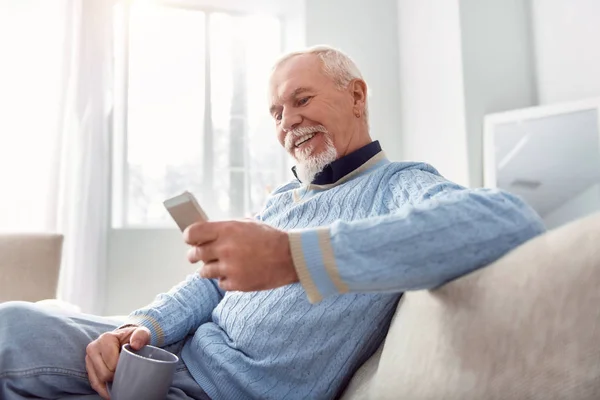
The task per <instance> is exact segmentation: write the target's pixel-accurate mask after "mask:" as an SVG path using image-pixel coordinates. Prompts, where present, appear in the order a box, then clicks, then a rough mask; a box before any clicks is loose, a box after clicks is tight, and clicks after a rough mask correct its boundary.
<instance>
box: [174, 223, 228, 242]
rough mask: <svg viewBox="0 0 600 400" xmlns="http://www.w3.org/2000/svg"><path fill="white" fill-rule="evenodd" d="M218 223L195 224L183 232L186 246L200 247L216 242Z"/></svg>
mask: <svg viewBox="0 0 600 400" xmlns="http://www.w3.org/2000/svg"><path fill="white" fill-rule="evenodd" d="M220 225H221V223H219V222H196V223H195V224H192V225H190V226H188V227H187V228H186V229H185V230H184V231H183V239H184V240H185V242H186V243H187V244H190V245H193V246H200V245H203V244H206V243H208V242H212V241H215V240H217V237H218V229H219V226H220Z"/></svg>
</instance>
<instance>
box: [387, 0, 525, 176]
mask: <svg viewBox="0 0 600 400" xmlns="http://www.w3.org/2000/svg"><path fill="white" fill-rule="evenodd" d="M398 32H399V47H400V53H399V58H400V65H399V67H400V69H399V71H400V93H401V105H400V114H401V124H402V150H403V158H405V159H411V160H423V161H427V162H429V163H431V164H433V166H434V167H436V168H437V169H438V170H439V171H440V173H441V174H442V175H444V176H446V177H447V178H448V179H450V180H453V181H455V182H457V183H460V184H463V185H465V186H471V187H478V186H481V185H482V184H483V161H482V159H483V146H482V137H483V117H484V115H485V114H487V113H491V112H497V111H505V110H508V109H514V108H521V107H525V106H531V105H534V104H535V103H536V89H535V77H534V66H533V61H532V55H531V54H532V53H531V43H532V40H531V33H530V18H529V8H528V2H526V1H522V0H503V1H498V0H420V1H413V0H398Z"/></svg>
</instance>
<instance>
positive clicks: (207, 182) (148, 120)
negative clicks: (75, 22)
mask: <svg viewBox="0 0 600 400" xmlns="http://www.w3.org/2000/svg"><path fill="white" fill-rule="evenodd" d="M117 14H118V18H117V22H118V23H117V24H115V38H116V40H115V65H116V73H115V81H116V82H117V85H116V88H115V93H116V99H115V105H116V109H115V129H114V138H113V141H114V143H113V148H114V154H113V182H114V183H113V207H112V208H113V226H114V227H128V226H129V227H131V226H171V225H172V222H171V220H170V218H169V217H168V214H167V213H166V211H165V209H164V207H163V204H162V202H163V201H164V200H165V199H167V198H169V197H172V196H175V195H177V194H179V193H181V192H183V191H184V190H189V191H190V192H192V193H194V194H195V195H196V197H197V198H198V200H199V202H200V203H201V204H202V206H203V208H205V209H206V211H207V213H208V214H209V216H210V217H211V218H213V219H221V218H238V217H243V216H249V215H252V214H253V213H255V212H257V211H258V210H260V208H261V207H262V205H263V203H264V201H265V199H266V196H267V195H268V192H269V191H270V190H271V189H272V188H273V187H274V186H276V185H278V184H280V183H282V182H283V181H284V180H285V179H289V175H288V174H289V170H288V169H287V168H288V162H287V160H286V155H285V153H284V152H283V151H282V149H281V147H280V145H279V144H278V143H277V140H276V137H275V130H274V125H273V123H272V121H271V118H270V116H269V115H268V104H267V89H268V86H267V82H268V75H269V72H270V71H269V69H270V66H271V64H272V62H273V60H274V59H275V58H276V57H277V55H278V54H280V53H281V49H282V38H281V31H282V29H281V23H280V21H279V19H278V18H276V17H274V16H268V15H267V16H265V15H261V16H257V15H250V14H239V13H226V12H216V11H206V10H202V9H198V8H194V7H190V6H185V7H183V6H182V7H178V6H173V5H165V4H163V5H161V4H149V3H140V2H134V3H133V4H132V5H130V6H127V7H126V6H124V5H123V6H121V7H120V8H119V9H118V10H117Z"/></svg>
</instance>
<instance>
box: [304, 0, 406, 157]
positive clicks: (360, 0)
mask: <svg viewBox="0 0 600 400" xmlns="http://www.w3.org/2000/svg"><path fill="white" fill-rule="evenodd" d="M396 1H397V0H377V1H365V0H307V2H306V44H307V45H308V46H312V45H317V44H328V45H331V46H334V47H337V48H339V49H341V50H342V51H344V52H346V53H347V54H348V55H350V57H352V58H353V59H354V61H355V62H356V63H357V64H358V67H359V68H360V70H361V72H362V73H363V76H364V78H365V80H366V81H367V83H368V85H369V92H370V97H369V113H370V125H371V136H372V137H373V139H378V140H380V141H381V145H382V147H383V148H384V150H385V152H386V153H387V155H388V157H389V158H390V159H392V160H399V159H400V157H401V146H402V140H401V133H400V123H401V118H400V112H399V104H400V86H399V81H398V35H397V28H396V26H397V19H396V18H397V5H396Z"/></svg>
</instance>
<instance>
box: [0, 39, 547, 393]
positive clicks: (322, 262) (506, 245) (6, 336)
mask: <svg viewBox="0 0 600 400" xmlns="http://www.w3.org/2000/svg"><path fill="white" fill-rule="evenodd" d="M270 103H271V104H270V111H271V115H272V117H273V121H274V124H275V128H276V131H277V136H278V138H279V141H280V143H281V144H282V146H284V147H285V149H286V150H287V151H288V152H289V153H290V155H291V156H293V157H294V158H295V160H296V161H297V165H296V167H295V170H294V173H295V175H296V179H294V180H292V181H291V182H289V183H288V184H285V185H283V186H281V187H280V188H278V189H277V190H275V192H274V193H273V194H272V196H271V197H270V199H269V201H268V202H267V204H266V206H265V208H264V210H262V212H261V213H260V214H259V215H258V216H257V218H256V221H249V220H247V221H225V222H208V223H197V224H195V225H192V226H190V227H189V228H188V229H187V230H186V231H185V232H184V239H185V241H186V242H187V243H188V244H190V245H191V247H190V249H191V250H190V253H189V255H188V257H189V259H190V261H191V262H198V261H202V262H203V266H202V267H201V269H200V270H199V273H196V274H193V275H191V276H190V277H189V278H188V279H187V280H185V281H184V282H183V283H181V284H180V285H178V286H176V287H175V288H173V289H172V290H171V291H169V292H168V293H166V294H162V295H160V296H158V297H157V298H156V300H155V301H154V302H153V303H152V304H150V305H149V306H147V307H145V308H143V309H140V310H137V311H135V312H133V313H132V314H131V315H130V316H129V320H128V321H127V324H125V325H123V326H121V327H119V328H117V327H116V325H115V324H114V323H111V322H110V321H106V320H104V319H100V318H92V317H87V316H81V315H74V316H72V315H66V314H49V313H48V312H47V311H42V310H41V309H38V308H36V307H35V306H33V305H27V304H23V303H17V304H7V305H2V306H0V397H2V399H6V400H14V399H25V398H32V397H41V398H60V397H68V396H69V395H85V394H92V393H94V390H95V391H96V392H98V393H99V395H101V396H102V397H103V398H107V397H108V394H107V392H106V389H105V383H106V382H107V381H110V380H111V379H112V378H113V374H114V371H115V366H116V363H117V359H118V357H119V349H120V346H121V345H122V344H124V343H131V345H132V346H133V347H134V348H140V347H142V346H144V345H146V344H149V343H150V344H154V345H158V346H164V347H166V348H167V349H169V350H171V351H173V352H176V353H178V354H180V356H181V359H182V363H181V365H180V368H179V369H178V370H177V372H176V374H175V378H174V381H173V386H172V389H171V391H170V393H169V399H180V398H196V399H205V398H212V399H227V400H234V399H250V398H252V399H269V398H272V399H300V398H302V399H304V398H308V399H328V398H333V397H335V396H336V395H337V394H339V392H340V391H341V390H342V389H343V388H344V386H345V384H346V383H347V382H348V380H349V379H350V378H351V377H352V375H353V373H354V372H355V371H356V369H357V368H358V367H359V366H360V365H361V364H362V363H363V362H364V361H365V360H366V359H367V358H368V357H369V356H370V355H371V354H372V353H373V352H374V351H375V349H376V348H377V347H378V346H379V345H380V343H381V342H382V340H383V339H384V337H385V335H386V331H387V328H388V325H389V323H390V319H391V317H392V314H393V313H394V309H395V307H396V304H397V301H398V299H399V297H400V295H401V293H402V292H404V291H407V290H417V289H428V288H434V287H437V286H439V285H442V284H443V283H445V282H447V281H449V280H452V279H455V278H457V277H459V276H461V275H463V274H466V273H469V272H471V271H473V270H475V269H477V268H480V267H482V266H485V265H486V264H488V263H490V262H492V261H494V260H496V259H497V258H499V257H501V256H502V255H503V254H505V253H506V252H508V251H509V250H511V249H512V248H514V247H515V246H517V245H519V244H521V243H523V242H525V241H527V240H528V239H530V238H532V237H534V236H536V235H538V234H539V233H541V232H543V230H544V227H543V224H542V223H541V221H540V219H539V217H538V216H537V215H536V214H535V213H534V212H533V211H532V210H531V209H530V208H529V207H528V206H526V205H525V204H524V203H523V202H522V201H520V200H519V199H517V198H515V197H513V196H511V195H510V194H507V193H504V192H501V191H497V190H485V189H475V190H469V189H465V188H463V187H460V186H458V185H456V184H454V183H452V182H449V181H447V180H446V179H444V178H443V177H442V176H440V175H439V174H438V172H437V171H436V170H435V169H434V168H432V167H431V166H429V165H426V164H422V163H398V162H390V161H389V160H387V159H386V157H385V154H384V153H383V152H382V151H381V148H380V145H379V143H378V142H376V141H375V142H374V141H372V139H371V137H370V135H369V125H368V113H367V85H366V84H365V82H364V81H363V79H362V77H361V74H360V72H359V71H358V69H357V67H356V65H355V64H354V63H353V62H352V61H351V60H350V59H349V58H348V57H347V56H346V55H344V54H343V53H341V52H340V51H337V50H335V49H331V48H327V47H317V48H311V49H308V50H305V51H302V52H298V53H293V54H289V55H287V56H285V57H284V58H283V59H281V60H280V61H279V62H278V63H277V64H276V65H275V67H274V69H273V72H272V76H271V80H270ZM432 145H435V144H432ZM115 328H116V329H115Z"/></svg>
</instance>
